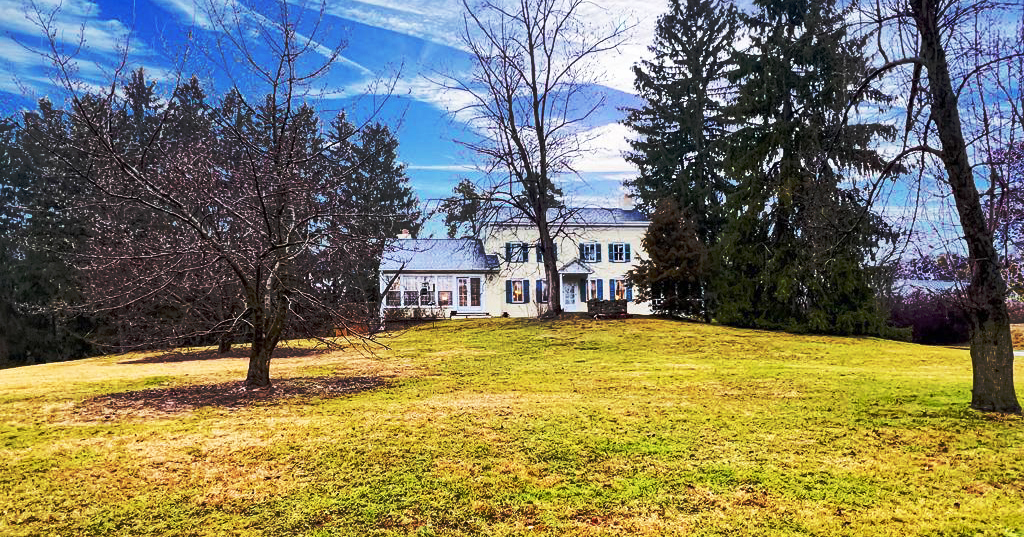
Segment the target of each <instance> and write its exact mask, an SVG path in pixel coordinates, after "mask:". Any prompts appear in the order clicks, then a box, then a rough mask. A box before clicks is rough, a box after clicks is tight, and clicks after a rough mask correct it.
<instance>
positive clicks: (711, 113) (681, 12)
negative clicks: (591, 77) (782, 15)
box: [625, 0, 737, 245]
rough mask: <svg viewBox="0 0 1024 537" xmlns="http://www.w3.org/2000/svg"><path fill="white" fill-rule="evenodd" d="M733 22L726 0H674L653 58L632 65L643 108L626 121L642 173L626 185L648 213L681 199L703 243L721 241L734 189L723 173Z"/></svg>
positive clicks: (734, 15)
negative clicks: (665, 202)
mask: <svg viewBox="0 0 1024 537" xmlns="http://www.w3.org/2000/svg"><path fill="white" fill-rule="evenodd" d="M736 19H737V13H736V9H735V8H734V7H733V6H732V5H731V4H729V3H728V1H727V0H672V2H671V4H670V11H669V12H668V13H666V14H665V15H663V16H661V18H659V19H658V27H657V31H656V34H655V39H654V44H653V45H652V46H651V47H650V48H649V50H650V51H651V52H652V53H653V54H654V58H653V59H652V60H648V61H643V62H641V63H640V64H639V65H636V66H634V67H633V72H634V74H635V76H636V80H635V83H634V85H635V86H636V89H637V92H638V93H639V95H640V97H641V98H643V99H644V100H645V103H644V106H643V107H641V108H638V109H632V110H630V111H629V115H628V116H627V118H626V120H625V124H626V126H628V127H629V128H631V129H632V130H633V131H634V132H636V134H637V135H638V137H637V139H636V140H635V141H631V142H630V144H631V146H632V148H633V151H632V152H631V153H629V154H628V155H627V157H626V158H627V159H628V160H630V161H631V162H633V163H635V164H636V165H637V167H638V168H639V170H640V174H639V176H638V177H637V178H636V179H634V180H632V181H630V182H629V183H627V184H628V186H629V187H631V188H632V189H633V191H634V193H635V194H636V199H637V205H638V207H639V208H641V209H646V210H648V211H651V210H654V208H655V207H657V206H658V203H659V202H660V200H662V199H666V198H669V199H674V200H677V201H678V202H679V203H681V204H682V206H683V208H684V209H685V210H686V211H688V212H689V213H690V214H691V215H692V217H693V218H694V224H695V225H696V227H697V235H698V237H700V240H701V241H702V242H703V243H704V244H705V245H713V244H714V243H715V242H716V241H717V238H718V235H719V233H720V231H721V229H722V226H723V225H724V222H725V212H724V207H723V205H724V202H725V195H726V194H727V193H728V191H729V188H730V185H729V181H728V180H727V179H726V177H725V175H724V174H723V173H722V149H723V147H722V140H723V139H724V137H725V134H726V124H725V118H724V117H723V116H722V106H723V102H724V100H725V98H726V97H727V92H728V88H727V81H726V79H725V76H726V73H727V72H728V71H729V70H730V69H731V68H732V65H731V54H730V52H731V50H732V47H733V41H734V40H735V38H736V35H735V34H736V30H737V20H736Z"/></svg>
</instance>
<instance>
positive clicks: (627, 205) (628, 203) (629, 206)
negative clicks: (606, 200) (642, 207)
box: [619, 193, 636, 211]
mask: <svg viewBox="0 0 1024 537" xmlns="http://www.w3.org/2000/svg"><path fill="white" fill-rule="evenodd" d="M635 207H636V205H634V204H633V196H630V195H629V194H628V193H626V194H623V195H622V199H621V200H619V208H620V209H622V210H624V211H632V210H633V209H634V208H635Z"/></svg>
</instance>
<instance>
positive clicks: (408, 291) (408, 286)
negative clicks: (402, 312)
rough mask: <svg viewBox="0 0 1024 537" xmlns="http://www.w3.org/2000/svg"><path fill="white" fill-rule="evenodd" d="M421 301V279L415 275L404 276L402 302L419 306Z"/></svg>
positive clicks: (406, 304)
mask: <svg viewBox="0 0 1024 537" xmlns="http://www.w3.org/2000/svg"><path fill="white" fill-rule="evenodd" d="M419 303H420V281H419V279H418V278H416V277H415V276H402V304H403V305H405V306H418V305H419Z"/></svg>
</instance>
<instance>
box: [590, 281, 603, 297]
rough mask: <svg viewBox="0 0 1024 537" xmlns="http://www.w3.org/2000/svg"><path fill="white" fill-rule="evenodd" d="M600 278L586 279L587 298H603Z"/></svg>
mask: <svg viewBox="0 0 1024 537" xmlns="http://www.w3.org/2000/svg"><path fill="white" fill-rule="evenodd" d="M602 283H603V282H601V280H587V300H604V292H603V289H602V288H601V284H602Z"/></svg>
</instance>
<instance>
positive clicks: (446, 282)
mask: <svg viewBox="0 0 1024 537" xmlns="http://www.w3.org/2000/svg"><path fill="white" fill-rule="evenodd" d="M452 291H453V289H452V278H450V277H448V276H438V277H437V305H438V307H441V308H448V307H451V305H452V295H453V292H452Z"/></svg>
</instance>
